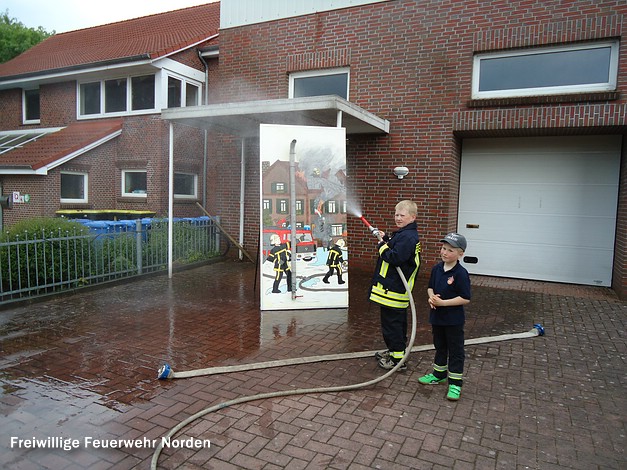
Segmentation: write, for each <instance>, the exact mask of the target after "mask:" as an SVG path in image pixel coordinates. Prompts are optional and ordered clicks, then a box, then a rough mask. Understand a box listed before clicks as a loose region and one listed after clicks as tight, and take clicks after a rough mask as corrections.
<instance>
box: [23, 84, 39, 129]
mask: <svg viewBox="0 0 627 470" xmlns="http://www.w3.org/2000/svg"><path fill="white" fill-rule="evenodd" d="M39 111H40V105H39V88H34V89H32V90H23V92H22V123H23V124H39V123H40V122H41V121H40V115H39Z"/></svg>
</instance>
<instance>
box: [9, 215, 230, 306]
mask: <svg viewBox="0 0 627 470" xmlns="http://www.w3.org/2000/svg"><path fill="white" fill-rule="evenodd" d="M228 248H229V247H228V240H227V238H226V237H224V236H221V234H220V232H219V230H218V226H217V224H216V223H214V222H213V220H212V219H209V218H208V217H207V218H202V217H201V218H194V219H178V220H176V221H175V222H174V225H173V261H174V262H176V263H177V264H188V263H194V262H199V261H204V260H208V259H210V258H214V257H217V256H222V255H224V254H225V253H226V251H227V250H228ZM167 267H168V221H167V220H155V219H151V220H150V222H149V223H146V222H145V220H144V221H142V220H137V221H124V222H123V223H119V224H116V223H109V224H107V225H103V227H102V228H101V229H100V230H98V229H97V230H94V229H93V227H92V228H90V229H89V231H88V229H87V228H86V229H85V230H83V231H80V230H78V231H76V232H74V233H68V232H62V231H61V230H57V231H56V232H51V231H49V232H46V233H28V232H25V233H24V234H23V236H22V235H20V236H19V237H16V239H14V240H11V241H5V242H0V304H1V303H5V302H9V301H14V300H18V299H25V298H29V297H36V296H39V295H45V294H50V293H55V292H61V291H64V290H68V289H76V288H80V287H86V286H89V285H94V284H98V283H102V282H106V281H111V280H114V279H120V278H125V277H130V276H137V275H141V274H146V273H151V272H155V271H160V270H166V269H167Z"/></svg>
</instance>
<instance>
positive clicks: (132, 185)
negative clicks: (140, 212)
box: [122, 170, 148, 197]
mask: <svg viewBox="0 0 627 470" xmlns="http://www.w3.org/2000/svg"><path fill="white" fill-rule="evenodd" d="M147 188H148V185H147V173H146V170H122V196H129V197H146V193H147Z"/></svg>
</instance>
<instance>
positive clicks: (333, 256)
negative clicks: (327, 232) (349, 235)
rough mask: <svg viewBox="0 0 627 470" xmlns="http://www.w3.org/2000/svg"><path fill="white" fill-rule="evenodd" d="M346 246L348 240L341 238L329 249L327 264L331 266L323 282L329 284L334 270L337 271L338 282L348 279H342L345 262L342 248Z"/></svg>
mask: <svg viewBox="0 0 627 470" xmlns="http://www.w3.org/2000/svg"><path fill="white" fill-rule="evenodd" d="M345 246H346V242H345V241H344V240H343V239H342V238H340V239H339V240H338V241H337V242H335V244H334V245H333V246H332V247H331V248H330V249H329V256H328V257H327V266H328V267H329V271H328V272H327V274H326V275H325V276H324V278H323V279H322V282H324V283H325V284H329V278H330V277H331V276H333V271H335V272H336V273H337V283H338V284H344V283H345V282H346V281H344V280H342V263H343V262H344V257H343V256H342V248H344V247H345Z"/></svg>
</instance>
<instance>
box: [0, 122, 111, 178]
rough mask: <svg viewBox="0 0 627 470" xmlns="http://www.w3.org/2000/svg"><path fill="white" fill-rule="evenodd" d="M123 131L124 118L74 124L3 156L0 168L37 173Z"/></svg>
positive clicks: (0, 160) (0, 158)
mask: <svg viewBox="0 0 627 470" xmlns="http://www.w3.org/2000/svg"><path fill="white" fill-rule="evenodd" d="M121 129H122V119H121V118H116V119H104V120H94V121H80V122H74V123H72V124H70V125H69V126H67V127H65V128H63V129H61V130H60V131H58V132H53V133H51V134H47V135H46V136H44V137H42V138H40V139H37V140H36V141H33V142H29V143H28V144H26V145H24V146H23V147H19V148H16V149H14V150H11V151H10V152H7V153H4V154H2V155H1V156H0V167H1V168H11V167H16V168H17V167H19V168H24V167H30V168H32V169H33V170H37V169H39V168H42V167H44V166H46V165H49V164H51V163H54V162H55V161H57V160H60V159H62V158H63V157H65V156H67V155H70V154H71V153H73V152H76V151H78V150H80V149H82V148H85V147H87V146H88V145H90V144H93V143H95V142H97V141H99V140H100V139H103V138H104V137H107V136H109V135H111V134H113V133H115V132H118V131H120V130H121Z"/></svg>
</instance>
